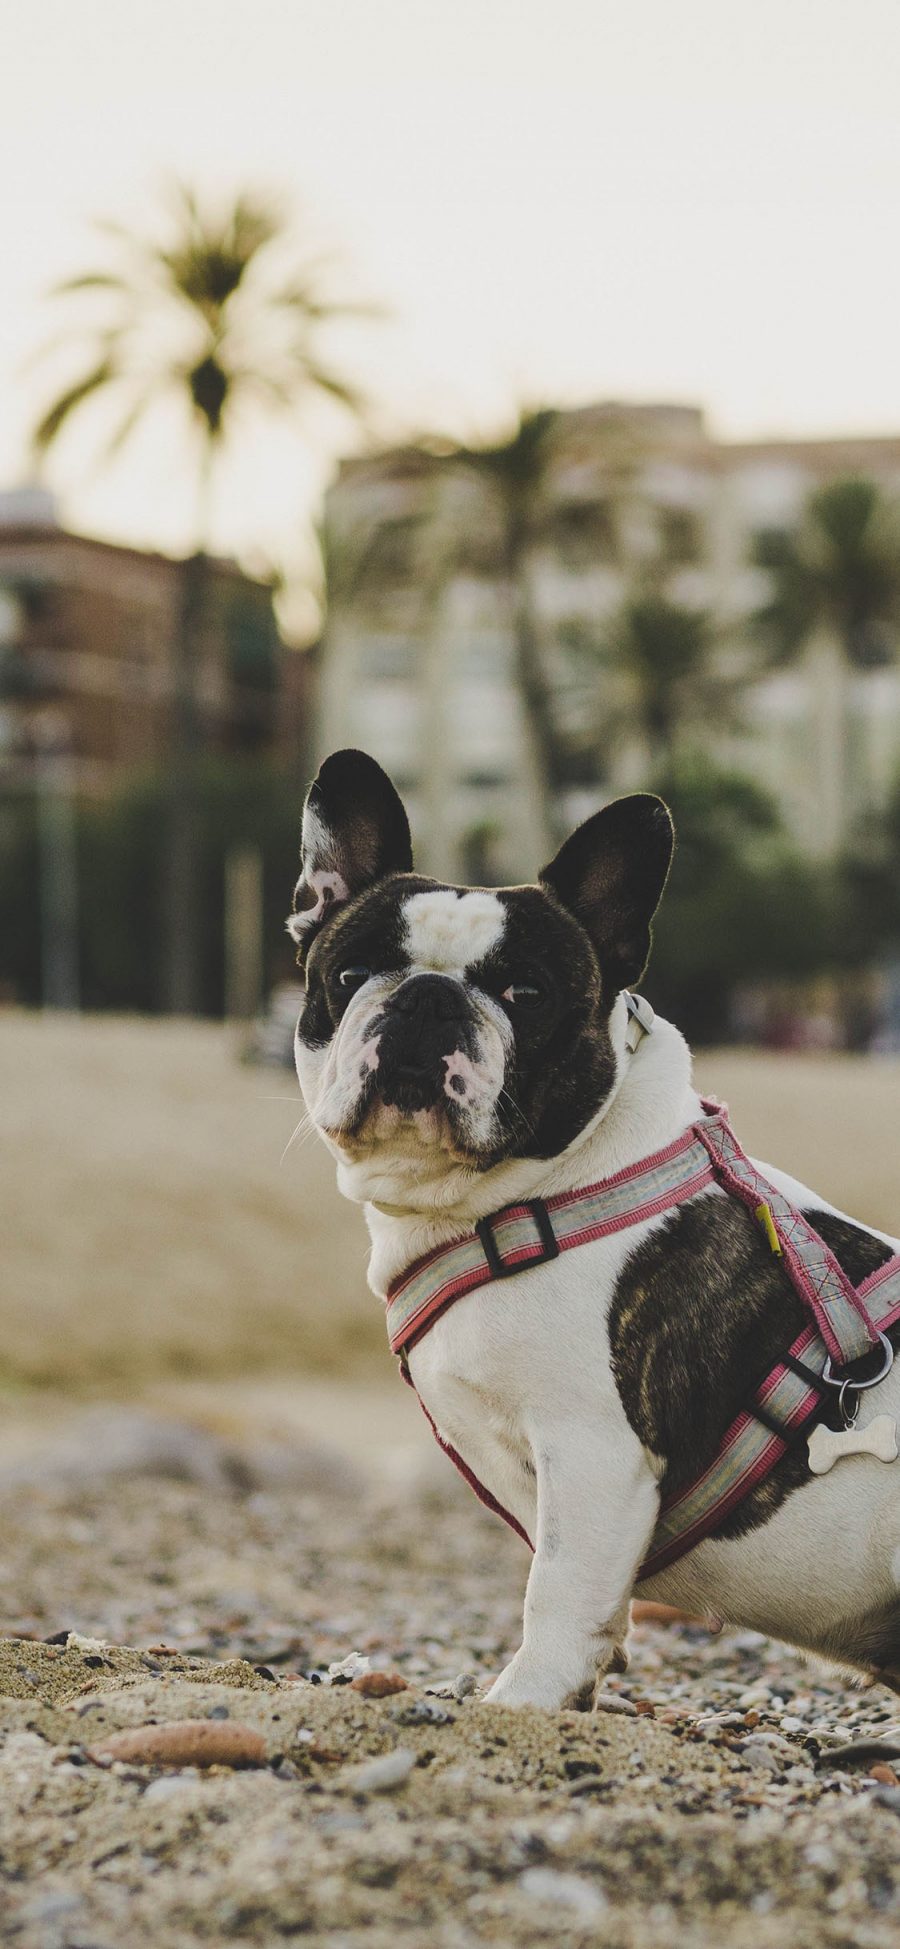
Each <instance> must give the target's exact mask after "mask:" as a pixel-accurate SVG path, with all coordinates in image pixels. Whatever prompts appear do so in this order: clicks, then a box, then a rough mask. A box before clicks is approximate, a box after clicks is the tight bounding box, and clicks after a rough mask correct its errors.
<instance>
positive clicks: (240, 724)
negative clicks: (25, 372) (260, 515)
mask: <svg viewBox="0 0 900 1949" xmlns="http://www.w3.org/2000/svg"><path fill="white" fill-rule="evenodd" d="M189 572H190V565H189V564H187V563H185V562H183V561H178V560H175V559H173V558H171V557H170V556H167V555H159V554H153V553H150V552H147V551H144V550H141V549H137V548H124V547H121V546H119V545H117V544H113V543H111V542H105V541H99V540H96V539H95V538H93V537H91V536H86V535H77V534H72V533H69V532H68V531H67V530H66V529H64V528H62V527H61V526H60V525H59V522H58V520H57V517H56V513H55V509H54V505H53V502H52V499H51V498H50V496H49V495H47V494H45V493H44V492H43V491H42V490H39V489H23V490H20V491H15V492H9V493H7V494H3V495H0V782H4V783H9V784H11V785H15V784H21V783H27V782H28V779H29V777H30V775H31V772H32V769H33V767H34V765H35V763H36V762H37V761H38V759H39V755H40V751H41V749H42V747H44V746H45V745H46V744H47V742H50V743H58V744H61V745H62V746H64V748H65V749H67V750H68V751H69V752H70V753H71V757H72V761H73V765H74V774H75V780H76V786H77V789H78V790H79V792H83V793H89V794H98V793H99V794H102V793H103V792H104V791H105V790H106V789H107V788H108V787H109V786H110V785H111V784H112V783H113V782H114V780H115V778H116V777H117V776H118V775H119V774H121V773H122V772H123V771H125V770H128V769H129V768H131V767H134V766H143V765H160V764H162V763H164V762H165V758H166V753H167V751H168V749H169V745H170V719H171V712H172V708H173V677H172V670H173V657H172V652H173V644H174V642H175V640H176V636H177V632H178V630H179V628H180V627H181V626H182V617H183V605H184V603H185V600H186V594H187V590H186V577H187V575H188V574H189ZM195 628H196V642H195V656H196V673H197V674H196V693H197V708H198V717H199V724H200V736H201V742H202V745H203V747H204V749H206V750H208V751H213V752H215V751H219V752H222V751H250V750H261V751H274V752H281V753H283V754H284V755H285V756H286V757H291V756H296V754H298V752H299V750H300V748H301V744H302V740H303V737H304V734H305V724H306V719H307V717H308V711H309V681H308V676H307V669H308V664H307V660H306V659H305V658H304V657H301V656H298V655H297V654H296V653H294V652H291V651H288V650H286V649H285V648H284V646H283V645H282V644H281V642H280V640H279V636H278V631H277V627H276V624H275V618H274V615H273V611H272V592H271V589H270V588H269V587H268V586H267V585H266V584H264V583H262V582H257V581H254V580H253V579H252V578H251V577H249V576H246V575H244V574H243V573H242V572H241V570H240V569H239V568H238V567H237V565H236V564H235V563H233V562H226V561H218V560H216V561H210V562H209V563H208V564H207V565H206V567H205V570H204V581H203V598H202V602H201V603H200V604H199V605H198V609H197V616H196V623H195Z"/></svg>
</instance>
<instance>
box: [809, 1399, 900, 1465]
mask: <svg viewBox="0 0 900 1949" xmlns="http://www.w3.org/2000/svg"><path fill="white" fill-rule="evenodd" d="M808 1452H809V1466H810V1471H811V1473H812V1474H813V1475H827V1474H828V1471H829V1469H832V1468H833V1467H834V1464H835V1462H840V1461H842V1460H843V1458H844V1456H845V1455H874V1456H876V1457H877V1459H878V1461H879V1462H896V1460H897V1455H898V1452H900V1451H898V1446H897V1423H896V1421H895V1420H894V1417H893V1415H890V1414H877V1415H876V1416H875V1419H874V1421H870V1422H869V1425H868V1427H867V1428H839V1429H837V1430H836V1431H835V1430H834V1429H833V1428H825V1427H823V1425H822V1423H821V1422H819V1424H818V1426H817V1427H815V1428H814V1429H813V1431H812V1434H811V1435H810V1438H809V1442H808Z"/></svg>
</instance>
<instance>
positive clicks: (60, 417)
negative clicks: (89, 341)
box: [31, 359, 118, 454]
mask: <svg viewBox="0 0 900 1949" xmlns="http://www.w3.org/2000/svg"><path fill="white" fill-rule="evenodd" d="M117 376H118V375H117V373H116V369H115V366H114V365H113V363H112V361H111V360H109V359H101V360H100V362H99V364H97V365H95V366H94V367H93V370H92V371H90V372H87V373H85V374H84V377H83V378H81V379H78V380H76V382H75V384H74V385H72V386H67V388H66V390H65V392H62V393H60V394H59V397H58V398H57V399H55V400H54V401H53V404H52V405H51V406H49V407H48V408H47V411H46V412H45V413H44V415H43V418H42V419H40V420H39V421H38V424H37V426H36V427H35V429H34V432H33V434H32V436H31V444H32V447H33V449H34V451H35V453H36V454H43V453H46V451H47V449H48V447H50V446H52V445H53V442H54V440H56V439H57V437H58V436H59V434H60V433H61V432H62V429H63V427H64V426H65V425H66V422H67V421H68V420H69V419H71V417H72V414H73V413H74V412H75V411H76V410H77V408H78V407H79V406H83V404H84V402H85V400H86V399H90V398H91V396H92V394H93V393H97V392H100V391H101V390H102V388H103V387H104V386H106V385H108V384H109V383H110V380H112V379H114V378H116V377H117Z"/></svg>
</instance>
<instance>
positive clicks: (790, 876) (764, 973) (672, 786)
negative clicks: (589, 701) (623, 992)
mask: <svg viewBox="0 0 900 1949" xmlns="http://www.w3.org/2000/svg"><path fill="white" fill-rule="evenodd" d="M657 789H658V790H659V791H660V792H661V794H662V796H663V797H664V798H665V799H666V801H667V802H668V804H669V805H670V806H671V809H672V812H673V815H674V818H675V826H676V833H677V844H676V851H675V861H674V864H673V867H672V873H671V876H670V879H669V884H668V887H667V890H666V894H665V898H664V900H663V904H662V907H661V909H660V913H659V917H658V919H657V922H656V926H655V929H654V946H653V955H652V959H651V962H650V969H649V973H648V977H647V982H646V988H647V993H648V995H649V996H650V998H651V1000H652V1001H653V1003H654V1005H655V1006H657V1007H659V1008H660V1010H661V1011H662V1013H663V1014H664V1015H667V1016H669V1017H671V1019H672V1020H674V1021H676V1022H677V1023H678V1025H679V1027H680V1028H682V1029H683V1030H684V1032H685V1034H686V1035H687V1037H688V1040H689V1041H691V1042H694V1043H698V1044H700V1043H704V1042H714V1041H716V1040H719V1039H720V1038H722V1037H723V1036H724V1035H725V1034H726V1032H727V1028H728V1015H729V1002H730V997H731V992H732V990H733V988H734V987H735V986H736V985H737V984H738V983H739V982H743V981H752V980H764V979H773V980H774V979H778V978H784V977H786V976H804V975H811V974H815V973H818V972H819V971H820V970H821V969H822V968H824V967H826V966H828V965H830V964H831V963H832V962H833V961H834V959H835V920H836V916H837V912H838V907H837V905H836V890H835V887H834V885H833V883H832V881H831V878H830V876H828V875H826V874H824V873H823V872H822V871H821V870H820V869H817V868H815V867H813V866H811V865H810V864H809V863H807V862H806V861H803V860H801V859H799V858H798V857H797V856H796V855H795V854H794V853H793V852H792V851H791V848H790V846H789V844H788V842H787V840H786V838H785V835H784V833H783V830H782V828H781V825H780V821H779V818H778V813H777V811H776V809H775V806H774V805H773V803H772V801H771V800H770V799H769V798H768V797H767V796H766V794H765V793H763V792H761V791H760V790H759V789H758V787H757V786H755V785H754V784H752V783H751V782H750V781H749V780H748V779H745V778H742V777H740V776H738V775H736V774H734V773H728V772H720V771H717V770H715V769H714V768H713V767H711V766H708V765H697V764H695V765H692V766H691V767H689V768H684V769H681V770H679V771H678V772H677V773H676V774H674V775H673V776H671V777H670V778H668V779H662V780H660V781H658V785H657ZM861 958H864V954H863V955H862V956H861Z"/></svg>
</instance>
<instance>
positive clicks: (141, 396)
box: [33, 184, 366, 1013]
mask: <svg viewBox="0 0 900 1949" xmlns="http://www.w3.org/2000/svg"><path fill="white" fill-rule="evenodd" d="M98 228H99V229H100V230H101V232H102V234H103V235H104V237H105V238H106V240H107V243H108V244H109V245H110V246H111V256H110V261H109V263H107V264H103V265H100V266H99V267H98V268H96V269H90V270H87V271H85V272H84V273H82V274H81V275H79V276H77V277H72V278H68V279H66V280H65V281H64V282H63V283H62V284H59V285H57V286H56V288H55V291H54V293H53V294H52V295H53V296H54V297H55V298H56V299H57V300H64V301H66V302H68V301H70V300H72V299H73V298H75V299H77V300H78V301H79V303H81V302H82V301H84V300H86V299H87V300H92V301H93V302H94V303H95V304H96V303H97V301H98V300H99V302H100V305H101V308H102V310H101V316H100V318H99V322H97V320H96V319H95V320H94V321H93V322H91V321H90V320H89V321H88V323H87V326H86V327H85V326H83V325H81V326H79V328H78V332H77V334H76V332H75V329H74V327H73V329H72V330H71V331H70V332H68V333H65V334H64V337H66V338H67V339H72V340H74V341H75V342H76V343H80V344H84V345H85V356H84V362H83V369H82V370H81V371H80V372H79V373H78V375H77V376H76V377H75V378H74V379H73V380H72V381H70V383H68V384H67V385H66V386H65V387H64V388H63V389H62V391H60V392H58V393H57V395H56V397H55V398H54V399H53V400H52V401H51V403H50V404H49V405H48V406H47V408H46V409H45V411H44V413H43V414H42V416H41V418H40V419H39V421H38V423H37V425H36V427H35V429H34V434H33V443H34V448H35V451H36V454H37V455H38V456H39V457H40V456H43V455H44V454H45V453H46V452H47V451H48V450H49V449H50V448H52V447H53V446H54V445H55V444H56V442H57V441H58V440H59V439H60V437H61V435H62V434H63V433H64V431H65V430H66V428H67V427H68V426H69V424H70V422H71V420H72V419H73V418H74V417H75V416H76V415H78V416H80V415H81V413H82V411H83V409H84V408H85V407H86V406H88V405H90V404H91V402H93V401H95V400H97V399H98V398H107V397H108V398H109V399H111V401H112V402H113V405H114V409H115V424H114V430H113V433H112V435H111V437H110V438H109V439H108V441H107V443H106V446H105V448H104V450H103V458H104V459H106V460H111V459H112V458H113V457H114V456H115V455H116V454H117V453H118V452H119V451H120V449H121V448H122V447H123V446H124V445H125V444H126V443H127V442H128V440H129V439H130V437H131V435H132V434H133V433H134V431H135V429H136V428H137V427H138V425H139V424H140V423H141V422H142V421H143V420H144V419H145V417H146V416H147V415H148V414H149V413H152V412H155V411H156V410H157V409H158V407H159V406H160V405H161V404H163V403H164V402H166V401H170V400H172V399H175V400H176V401H180V402H181V403H182V404H183V406H184V408H185V418H186V422H187V426H188V429H189V430H190V431H191V432H192V433H193V436H194V439H193V445H194V449H195V455H196V466H197V510H196V553H195V554H194V555H193V557H192V558H191V559H190V560H188V561H187V562H186V563H185V569H184V583H183V601H182V606H181V616H180V620H179V626H178V628H177V629H176V631H175V633H174V640H173V645H172V660H173V672H172V688H173V712H172V761H171V766H170V771H169V794H168V814H169V852H168V870H167V876H166V877H167V889H166V891H167V897H166V915H167V926H166V939H167V980H166V989H167V1000H168V1005H169V1007H170V1009H172V1010H173V1011H176V1012H180V1013H183V1012H190V1011H192V1010H194V1009H196V1007H197V1006H198V1002H199V987H198V981H199V928H198V920H197V903H196V899H195V888H196V879H197V870H198V855H197V846H196V841H195V827H196V820H195V809H194V796H195V794H194V789H193V774H194V771H195V769H196V762H197V756H198V752H199V750H200V748H201V743H202V738H201V728H200V714H199V710H198V697H197V664H198V644H199V640H200V636H201V633H202V627H203V618H204V604H205V598H206V580H207V578H206V575H205V560H206V551H207V550H208V547H209V527H210V514H211V489H212V480H213V471H214V466H215V462H216V458H217V456H218V454H219V452H220V450H221V448H222V447H223V445H224V444H225V442H226V441H233V440H234V439H236V438H237V437H238V435H239V431H240V427H241V426H242V425H243V424H244V423H245V409H247V408H251V409H254V410H257V411H258V410H260V409H262V410H264V411H268V412H269V413H275V414H281V415H284V414H287V415H290V416H291V417H293V418H295V419H296V417H297V416H298V415H299V414H300V413H301V412H302V410H303V409H304V408H305V407H306V406H307V405H308V403H309V401H310V400H311V399H312V398H314V397H316V396H319V397H321V396H323V395H324V396H325V397H327V398H329V399H331V400H334V401H336V402H337V403H338V404H339V405H340V406H342V407H344V408H346V409H347V410H349V411H350V412H352V413H354V414H358V413H359V412H360V410H361V404H362V402H361V400H360V397H359V395H358V394H357V392H356V391H355V390H354V388H353V387H352V386H350V385H349V384H348V383H347V382H346V381H345V380H344V379H343V378H341V377H340V375H339V374H338V373H336V372H335V371H333V370H332V368H331V367H330V365H329V364H328V363H327V361H326V360H325V359H324V358H323V356H322V355H321V353H320V351H319V344H318V341H319V338H320V335H321V332H322V329H323V327H325V326H327V325H328V324H329V323H330V322H331V321H332V320H334V319H335V318H336V317H339V316H346V315H347V314H348V313H355V314H357V315H360V314H363V313H364V312H365V309H366V308H365V307H361V306H359V305H349V304H347V303H346V302H339V301H338V300H336V299H335V298H333V297H332V296H331V295H330V294H329V290H328V285H327V279H326V272H325V266H324V265H323V263H322V261H321V260H317V259H314V258H312V257H309V256H307V257H305V258H304V257H303V256H302V255H301V258H300V262H299V264H295V265H294V267H293V268H285V266H286V262H287V261H288V260H289V259H290V255H291V232H290V228H289V225H288V222H287V220H286V217H285V215H284V213H283V211H282V210H281V209H280V208H279V207H278V206H277V205H276V204H274V203H273V202H270V201H266V200H265V199H263V198H261V197H256V196H249V195H241V196H238V197H237V198H235V200H234V202H233V203H232V204H231V206H230V207H229V208H226V209H225V210H223V211H222V212H221V213H213V212H211V211H209V210H204V209H202V208H201V206H200V204H199V202H198V200H197V197H196V196H195V194H194V192H193V191H192V190H191V189H190V188H189V187H188V186H187V185H184V184H178V185H176V186H175V190H174V196H173V207H172V210H171V212H170V218H169V222H168V225H167V227H166V231H165V234H164V235H160V236H150V237H140V236H138V235H136V234H135V233H133V232H132V231H131V230H129V229H126V228H124V227H123V226H122V225H120V224H116V223H109V222H105V223H101V224H100V225H99V226H98Z"/></svg>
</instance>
